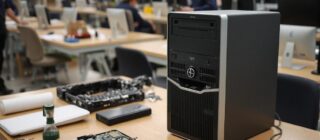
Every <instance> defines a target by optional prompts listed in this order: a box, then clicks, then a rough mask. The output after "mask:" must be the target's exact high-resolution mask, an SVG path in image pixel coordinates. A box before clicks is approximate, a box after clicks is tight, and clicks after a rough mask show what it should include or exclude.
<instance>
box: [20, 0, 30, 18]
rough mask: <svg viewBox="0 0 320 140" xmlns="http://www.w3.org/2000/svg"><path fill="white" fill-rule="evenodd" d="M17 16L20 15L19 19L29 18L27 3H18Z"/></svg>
mask: <svg viewBox="0 0 320 140" xmlns="http://www.w3.org/2000/svg"><path fill="white" fill-rule="evenodd" d="M19 15H20V17H21V18H24V17H29V16H30V13H29V8H28V4H27V1H20V12H19Z"/></svg>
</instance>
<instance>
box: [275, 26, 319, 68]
mask: <svg viewBox="0 0 320 140" xmlns="http://www.w3.org/2000/svg"><path fill="white" fill-rule="evenodd" d="M315 36H316V28H315V27H311V26H296V25H281V26H280V43H279V56H282V60H281V66H282V67H287V68H292V69H296V70H301V69H303V68H304V67H305V65H297V64H293V62H292V59H293V58H297V59H304V60H315V56H316V38H315Z"/></svg>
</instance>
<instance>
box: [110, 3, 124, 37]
mask: <svg viewBox="0 0 320 140" xmlns="http://www.w3.org/2000/svg"><path fill="white" fill-rule="evenodd" d="M107 15H108V21H109V25H110V28H111V31H112V38H121V37H124V36H126V35H128V33H129V27H128V21H127V18H126V12H125V10H124V9H116V8H108V9H107Z"/></svg>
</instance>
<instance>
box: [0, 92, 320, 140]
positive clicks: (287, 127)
mask: <svg viewBox="0 0 320 140" xmlns="http://www.w3.org/2000/svg"><path fill="white" fill-rule="evenodd" d="M154 89H155V92H156V94H157V95H159V96H160V97H161V98H162V100H161V101H157V102H154V103H153V102H149V101H148V100H145V101H142V102H139V104H143V105H146V106H149V107H151V108H152V115H151V116H148V117H143V118H140V119H136V120H131V121H128V122H125V123H121V124H117V125H114V126H107V125H105V124H103V123H101V122H99V121H97V120H96V118H95V114H96V113H95V112H94V113H91V114H90V117H89V118H87V119H86V120H85V121H81V122H77V123H73V124H69V125H65V126H59V127H58V128H59V131H60V139H61V140H73V139H76V138H77V137H78V136H82V135H88V134H97V133H101V132H105V131H108V130H112V129H117V130H120V131H122V132H124V133H125V134H128V135H129V136H132V137H138V139H139V140H179V139H180V138H178V137H175V136H173V135H172V134H170V133H169V132H168V131H167V95H166V90H165V89H162V88H159V87H155V88H154ZM47 91H49V92H52V93H53V94H54V97H55V99H54V104H55V106H63V105H66V104H67V103H65V102H64V101H62V100H60V99H58V98H57V96H56V91H55V88H50V89H44V90H38V91H33V92H28V93H22V94H14V95H9V96H2V97H0V99H4V98H11V97H14V96H15V97H17V96H28V95H30V94H37V93H43V92H47ZM35 111H41V109H35V110H31V111H26V112H23V113H16V114H12V115H5V116H4V115H0V119H4V118H9V117H13V116H19V115H22V114H26V113H30V112H35ZM22 125H23V124H22ZM281 128H282V129H283V136H282V138H281V139H280V140H317V139H319V138H320V132H318V131H314V130H311V129H307V128H303V127H299V126H295V125H292V124H288V123H282V126H281ZM277 132H278V131H277V130H274V129H271V130H269V131H266V132H264V133H262V134H260V135H258V136H256V137H254V138H252V140H267V139H269V138H270V137H271V136H272V135H273V134H274V133H277ZM18 138H25V139H34V140H41V139H42V132H36V133H32V134H28V135H24V136H19V137H10V136H8V135H7V134H6V133H5V132H4V131H3V130H0V139H1V140H6V139H18Z"/></svg>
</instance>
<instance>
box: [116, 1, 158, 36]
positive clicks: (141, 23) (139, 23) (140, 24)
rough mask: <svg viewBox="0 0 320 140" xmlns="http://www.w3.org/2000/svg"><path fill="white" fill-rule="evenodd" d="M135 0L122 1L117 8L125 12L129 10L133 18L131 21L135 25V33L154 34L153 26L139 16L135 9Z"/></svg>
mask: <svg viewBox="0 0 320 140" xmlns="http://www.w3.org/2000/svg"><path fill="white" fill-rule="evenodd" d="M136 5H137V0H123V1H122V2H121V3H120V4H119V5H118V6H117V8H122V9H126V10H130V11H131V13H132V16H133V21H134V23H135V31H137V32H145V33H154V32H155V31H154V26H153V25H152V23H151V22H148V21H146V20H144V19H142V17H141V16H140V14H139V11H138V9H136V8H135V7H136Z"/></svg>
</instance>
